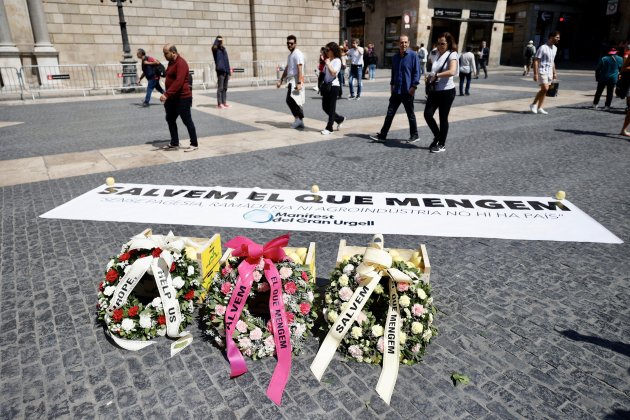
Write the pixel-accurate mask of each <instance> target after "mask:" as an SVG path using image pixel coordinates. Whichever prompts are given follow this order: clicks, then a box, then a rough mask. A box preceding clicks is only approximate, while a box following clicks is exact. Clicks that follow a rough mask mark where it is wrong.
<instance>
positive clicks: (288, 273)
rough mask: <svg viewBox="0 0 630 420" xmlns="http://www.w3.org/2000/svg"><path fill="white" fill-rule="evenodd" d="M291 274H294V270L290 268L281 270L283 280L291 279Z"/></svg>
mask: <svg viewBox="0 0 630 420" xmlns="http://www.w3.org/2000/svg"><path fill="white" fill-rule="evenodd" d="M291 274H293V270H291V269H290V268H289V267H282V268H281V269H280V278H282V279H283V280H286V279H288V278H289V277H291Z"/></svg>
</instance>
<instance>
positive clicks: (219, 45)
mask: <svg viewBox="0 0 630 420" xmlns="http://www.w3.org/2000/svg"><path fill="white" fill-rule="evenodd" d="M212 56H213V57H214V68H215V70H216V72H217V108H219V109H226V108H230V107H231V105H228V103H227V88H228V80H229V79H230V75H231V74H232V69H231V68H230V59H229V58H228V53H227V50H226V49H225V47H224V46H223V37H222V36H221V35H219V36H217V38H216V39H215V40H214V45H213V46H212Z"/></svg>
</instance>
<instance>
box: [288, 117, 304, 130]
mask: <svg viewBox="0 0 630 420" xmlns="http://www.w3.org/2000/svg"><path fill="white" fill-rule="evenodd" d="M291 128H304V121H302V120H301V119H299V118H298V119H296V120H295V121H293V124H291Z"/></svg>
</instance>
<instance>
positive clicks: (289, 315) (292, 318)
mask: <svg viewBox="0 0 630 420" xmlns="http://www.w3.org/2000/svg"><path fill="white" fill-rule="evenodd" d="M293 321H295V314H294V313H293V312H287V322H288V323H289V325H291V324H293Z"/></svg>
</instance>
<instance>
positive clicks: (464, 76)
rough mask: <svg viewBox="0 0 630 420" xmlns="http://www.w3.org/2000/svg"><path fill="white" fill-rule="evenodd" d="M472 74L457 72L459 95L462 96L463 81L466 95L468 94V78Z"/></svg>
mask: <svg viewBox="0 0 630 420" xmlns="http://www.w3.org/2000/svg"><path fill="white" fill-rule="evenodd" d="M471 75H472V73H462V72H459V94H460V95H463V94H464V80H465V81H466V95H468V94H469V93H470V76H471Z"/></svg>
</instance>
